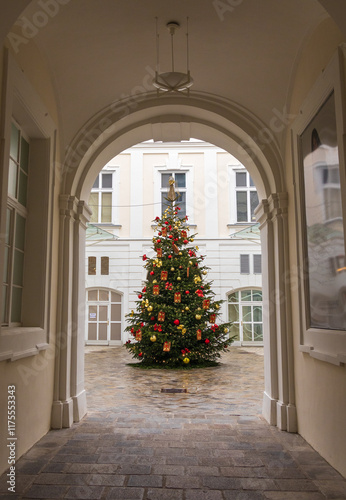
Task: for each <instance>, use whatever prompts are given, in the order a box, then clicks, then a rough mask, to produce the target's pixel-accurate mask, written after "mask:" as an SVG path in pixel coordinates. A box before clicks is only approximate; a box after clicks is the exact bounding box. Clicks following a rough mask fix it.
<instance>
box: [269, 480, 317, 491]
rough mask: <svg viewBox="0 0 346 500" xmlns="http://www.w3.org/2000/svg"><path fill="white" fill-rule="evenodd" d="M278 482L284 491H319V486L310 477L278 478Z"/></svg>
mask: <svg viewBox="0 0 346 500" xmlns="http://www.w3.org/2000/svg"><path fill="white" fill-rule="evenodd" d="M275 482H276V484H277V485H278V486H279V488H280V490H283V491H317V490H318V488H317V487H316V485H315V484H314V483H313V481H311V480H309V479H277V480H276V481H275Z"/></svg>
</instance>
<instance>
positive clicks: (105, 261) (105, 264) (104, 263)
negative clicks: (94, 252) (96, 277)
mask: <svg viewBox="0 0 346 500" xmlns="http://www.w3.org/2000/svg"><path fill="white" fill-rule="evenodd" d="M101 274H104V275H107V274H109V257H101ZM107 293H108V292H107Z"/></svg>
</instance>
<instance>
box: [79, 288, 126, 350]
mask: <svg viewBox="0 0 346 500" xmlns="http://www.w3.org/2000/svg"><path fill="white" fill-rule="evenodd" d="M87 295H88V304H87V311H88V317H87V328H86V343H87V344H119V343H120V341H121V331H122V329H121V299H122V296H121V295H120V293H118V292H115V291H113V290H103V289H94V290H88V292H87Z"/></svg>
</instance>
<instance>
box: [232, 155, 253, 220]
mask: <svg viewBox="0 0 346 500" xmlns="http://www.w3.org/2000/svg"><path fill="white" fill-rule="evenodd" d="M237 173H245V174H246V186H237V183H236V178H237ZM230 174H231V182H230V200H231V203H230V205H231V223H232V224H238V225H248V224H256V220H251V195H250V193H251V192H257V189H256V186H250V177H251V176H250V173H249V172H248V171H247V170H246V168H245V167H243V166H242V165H236V166H233V165H232V167H231V171H230ZM238 191H241V192H244V191H245V192H246V202H247V220H246V221H238V217H237V214H238V208H237V192H238Z"/></svg>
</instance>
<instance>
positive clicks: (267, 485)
mask: <svg viewBox="0 0 346 500" xmlns="http://www.w3.org/2000/svg"><path fill="white" fill-rule="evenodd" d="M241 485H242V487H243V489H244V490H259V491H260V490H269V491H271V490H274V491H275V490H278V489H279V487H278V486H277V484H276V482H275V481H274V480H273V479H266V478H256V477H246V478H243V479H241Z"/></svg>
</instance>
